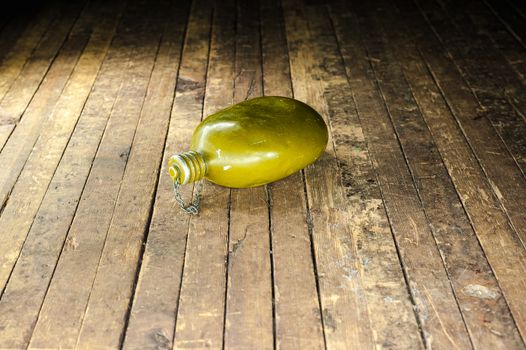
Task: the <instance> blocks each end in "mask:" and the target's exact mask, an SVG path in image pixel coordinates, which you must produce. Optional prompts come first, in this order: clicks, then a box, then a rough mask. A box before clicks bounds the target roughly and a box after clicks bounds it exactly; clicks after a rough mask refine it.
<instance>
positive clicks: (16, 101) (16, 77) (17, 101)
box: [0, 0, 89, 124]
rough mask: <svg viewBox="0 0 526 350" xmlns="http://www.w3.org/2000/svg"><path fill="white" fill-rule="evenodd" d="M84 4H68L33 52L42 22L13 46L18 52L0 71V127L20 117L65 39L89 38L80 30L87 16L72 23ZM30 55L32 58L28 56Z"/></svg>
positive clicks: (80, 0) (83, 2)
mask: <svg viewBox="0 0 526 350" xmlns="http://www.w3.org/2000/svg"><path fill="white" fill-rule="evenodd" d="M84 4H85V1H83V0H78V1H71V2H67V3H66V5H64V7H65V8H64V9H62V11H61V13H60V16H59V17H58V18H57V19H56V20H55V21H54V22H53V23H52V25H51V26H50V27H49V29H48V30H47V32H46V33H45V35H44V36H43V37H42V39H41V40H40V41H39V43H38V46H37V47H36V48H35V49H34V50H33V51H32V50H31V49H32V45H34V44H35V41H36V39H37V37H39V34H40V35H42V34H41V33H42V31H43V28H42V27H45V25H46V24H47V23H46V21H45V20H44V21H42V22H44V23H39V22H37V23H36V26H35V28H31V35H29V36H28V37H27V38H24V39H25V40H22V42H21V45H17V46H16V47H15V49H16V50H20V51H17V52H16V53H14V55H11V56H10V57H9V59H8V60H7V61H4V62H3V64H2V66H1V68H0V76H2V77H3V78H2V79H1V80H0V82H1V83H0V98H1V99H2V100H1V103H0V118H1V119H0V123H1V124H16V123H17V122H18V120H19V119H20V118H21V117H22V114H23V113H24V110H25V109H26V107H27V105H28V104H29V102H30V101H31V98H32V97H33V95H34V94H35V91H36V90H37V89H38V88H39V86H40V83H41V82H42V79H43V78H44V76H45V75H46V73H47V71H48V70H49V66H50V65H51V64H52V63H53V61H54V60H55V58H56V56H57V53H58V52H59V50H60V49H61V48H62V46H63V45H64V42H65V41H66V40H67V39H68V36H70V35H71V36H73V37H74V36H78V35H79V34H80V35H81V36H83V37H84V38H87V37H88V36H87V33H83V31H86V29H85V28H86V23H85V19H86V18H89V17H86V16H82V13H81V15H80V16H81V19H84V21H82V20H81V21H80V23H78V24H76V25H75V26H74V24H75V22H78V20H77V18H78V16H79V12H80V11H81V9H82V7H83V6H84ZM44 18H45V16H44ZM83 22H84V23H83ZM72 27H73V29H72ZM79 29H80V31H79ZM70 32H72V33H71V34H70ZM84 40H87V39H84ZM30 52H31V56H29V57H27V56H28V54H29V53H30ZM25 59H27V61H26V62H24V61H25Z"/></svg>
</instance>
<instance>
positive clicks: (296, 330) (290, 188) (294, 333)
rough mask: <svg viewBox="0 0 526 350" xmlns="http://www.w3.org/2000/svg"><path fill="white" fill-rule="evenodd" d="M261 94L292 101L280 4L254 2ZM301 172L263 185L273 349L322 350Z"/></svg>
mask: <svg viewBox="0 0 526 350" xmlns="http://www.w3.org/2000/svg"><path fill="white" fill-rule="evenodd" d="M260 11H261V12H260V13H261V14H260V20H261V47H262V56H263V57H262V59H263V67H262V69H263V87H264V89H263V91H264V94H265V95H267V96H269V95H277V96H287V97H292V82H291V79H290V67H289V57H288V50H287V41H286V33H285V27H284V26H285V23H284V18H283V14H282V11H281V7H280V3H279V2H278V1H274V0H265V1H262V2H261V3H260ZM304 186H305V183H304V176H303V172H298V173H296V174H293V175H291V176H289V177H288V178H286V179H284V180H282V181H278V182H275V183H273V184H271V185H269V186H268V196H269V200H270V226H271V227H270V229H271V235H272V241H271V250H272V261H273V264H272V266H273V276H274V299H275V300H274V304H275V305H274V318H275V343H276V348H278V349H324V348H325V340H324V336H323V324H322V322H321V318H320V315H321V312H320V303H319V298H318V288H317V281H316V277H317V276H316V273H315V270H314V260H313V255H312V242H311V239H310V238H311V237H310V232H309V223H308V217H309V213H308V211H307V204H306V197H305V192H304Z"/></svg>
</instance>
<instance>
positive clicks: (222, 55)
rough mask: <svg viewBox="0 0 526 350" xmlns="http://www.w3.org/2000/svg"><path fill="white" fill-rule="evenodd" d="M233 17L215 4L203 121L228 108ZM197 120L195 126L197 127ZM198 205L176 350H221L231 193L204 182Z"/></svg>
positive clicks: (231, 5)
mask: <svg viewBox="0 0 526 350" xmlns="http://www.w3.org/2000/svg"><path fill="white" fill-rule="evenodd" d="M235 18H236V7H235V2H234V1H227V2H225V1H223V2H221V3H219V2H216V6H215V7H214V17H213V20H212V23H213V26H212V34H211V35H212V37H211V42H210V45H211V46H210V54H209V63H208V73H207V76H206V94H205V100H204V109H203V118H204V117H206V116H207V115H209V114H212V113H214V112H215V111H217V110H219V109H221V108H225V107H228V106H229V105H231V104H232V99H233V92H234V85H233V83H234V52H235V29H236V28H235ZM196 117H197V116H194V117H193V118H194V122H195V124H194V125H195V126H197V124H198V122H199V119H198V118H196ZM182 151H184V149H182ZM201 206H202V209H201V211H200V213H199V216H193V217H191V218H190V227H189V231H188V239H187V244H186V253H185V262H184V274H183V277H182V281H181V291H180V296H179V307H178V313H177V318H176V328H175V345H174V348H176V349H185V348H192V347H198V348H201V347H206V348H212V349H221V347H222V344H223V329H224V312H225V290H226V269H227V266H226V259H227V254H228V222H229V210H230V190H229V189H227V188H224V187H220V186H216V185H214V184H212V183H209V182H205V183H204V184H203V199H202V202H201Z"/></svg>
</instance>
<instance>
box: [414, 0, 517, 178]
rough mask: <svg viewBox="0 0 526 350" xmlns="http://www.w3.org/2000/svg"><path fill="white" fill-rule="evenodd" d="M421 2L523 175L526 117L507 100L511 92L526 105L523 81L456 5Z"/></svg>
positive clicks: (514, 97)
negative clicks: (442, 9) (440, 6)
mask: <svg viewBox="0 0 526 350" xmlns="http://www.w3.org/2000/svg"><path fill="white" fill-rule="evenodd" d="M421 6H422V10H423V12H424V13H425V15H426V17H427V18H428V20H429V21H430V23H431V24H432V25H433V27H434V29H435V33H436V34H437V36H438V38H439V39H440V40H441V42H442V43H443V45H444V47H445V49H446V50H447V52H448V53H449V54H450V55H451V57H452V58H453V59H454V60H455V62H456V64H457V65H458V67H459V70H460V71H461V73H463V76H464V78H465V79H466V82H467V83H468V85H469V86H470V87H471V88H472V89H473V91H474V93H475V95H476V96H477V98H478V101H479V103H480V105H481V107H482V108H483V110H484V114H483V117H486V118H488V119H489V120H490V122H491V124H492V125H493V127H494V128H495V130H496V131H497V134H498V135H499V136H500V137H501V139H502V140H503V142H504V144H505V145H506V147H507V149H508V150H509V152H510V153H511V154H512V156H513V158H514V159H515V161H516V162H517V164H518V166H519V167H520V168H521V171H522V173H523V175H524V174H526V138H525V137H524V135H526V121H525V120H524V119H522V117H521V116H520V115H519V114H518V113H517V112H516V111H515V110H514V107H513V106H512V105H511V104H510V103H509V101H508V100H509V97H508V96H512V97H513V99H515V100H516V101H517V102H518V103H519V105H522V106H524V107H525V108H526V89H525V88H524V85H523V84H522V82H521V81H520V79H519V78H518V77H517V75H516V74H515V73H514V71H513V69H511V67H510V66H509V65H508V64H507V62H506V60H505V59H504V57H503V56H502V54H501V53H500V52H498V51H497V50H496V49H494V48H493V47H491V46H490V45H488V44H489V43H490V39H489V38H488V37H486V36H484V35H480V34H479V31H478V30H477V29H476V28H475V27H474V26H473V24H471V23H470V22H469V21H466V18H465V16H464V15H463V13H462V12H461V11H458V8H456V6H454V5H453V6H451V5H449V3H446V4H444V7H445V9H446V10H448V12H447V14H446V13H443V12H442V11H441V10H440V8H439V7H438V6H435V5H434V4H428V3H427V2H425V1H424V2H422V3H421ZM459 14H460V17H459ZM448 16H449V19H450V20H448V18H447V17H448ZM455 28H456V29H455ZM524 112H525V113H526V109H524Z"/></svg>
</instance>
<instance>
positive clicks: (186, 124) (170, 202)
mask: <svg viewBox="0 0 526 350" xmlns="http://www.w3.org/2000/svg"><path fill="white" fill-rule="evenodd" d="M211 15H212V6H211V3H210V1H197V2H194V3H193V4H192V8H191V10H190V14H189V18H188V23H187V27H186V36H185V41H184V47H183V51H182V57H181V63H180V67H179V72H178V77H177V84H176V91H175V100H174V103H173V109H172V111H171V119H170V125H169V129H168V135H167V139H166V144H165V150H164V155H163V162H162V168H161V172H160V175H159V183H158V186H157V193H156V198H155V205H154V208H153V215H152V219H151V224H150V230H149V233H148V237H147V241H146V247H145V251H144V254H143V259H142V264H141V271H140V274H139V279H138V283H137V288H136V291H135V296H134V301H133V305H132V310H131V314H130V323H129V329H128V331H127V333H126V339H125V342H124V348H126V349H145V348H146V349H158V348H160V349H171V348H172V346H173V342H174V331H175V320H176V316H177V309H178V299H179V293H180V288H181V277H182V274H183V265H184V256H185V249H186V239H187V234H188V229H189V220H190V216H189V215H188V214H186V213H185V212H183V211H182V210H181V209H180V208H179V207H178V206H177V203H176V202H175V200H174V198H173V188H172V183H171V179H170V177H169V175H168V172H167V169H166V164H167V162H168V158H169V157H170V156H171V155H173V154H174V153H177V152H183V151H185V150H187V147H188V145H189V143H190V137H191V134H192V132H193V129H194V128H195V126H196V125H197V123H198V122H199V120H200V119H201V115H202V110H203V109H202V108H203V99H204V94H205V82H206V71H207V64H208V51H209V41H210V29H211ZM182 190H183V196H184V197H185V198H189V197H190V196H191V195H192V186H185V187H183V189H182Z"/></svg>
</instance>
